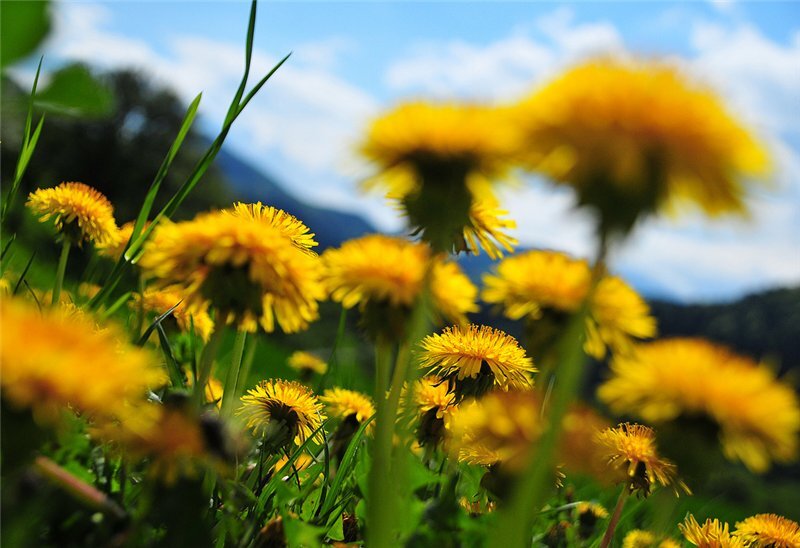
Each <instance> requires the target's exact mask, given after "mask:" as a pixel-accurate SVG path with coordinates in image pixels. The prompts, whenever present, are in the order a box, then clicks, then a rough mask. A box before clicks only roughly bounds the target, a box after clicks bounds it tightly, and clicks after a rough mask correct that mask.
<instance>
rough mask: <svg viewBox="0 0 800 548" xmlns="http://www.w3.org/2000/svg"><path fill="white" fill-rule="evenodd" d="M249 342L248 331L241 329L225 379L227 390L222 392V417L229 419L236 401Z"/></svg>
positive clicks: (234, 343) (237, 333) (238, 332)
mask: <svg viewBox="0 0 800 548" xmlns="http://www.w3.org/2000/svg"><path fill="white" fill-rule="evenodd" d="M246 341H247V331H245V330H244V329H239V330H238V331H237V332H236V340H235V341H234V342H233V354H232V356H231V366H230V368H229V369H228V375H227V377H226V378H225V388H224V389H223V391H222V413H221V414H222V416H223V417H229V416H230V414H231V411H232V410H233V404H234V402H235V401H236V386H237V385H238V384H239V369H240V368H241V366H242V356H243V355H244V343H245V342H246Z"/></svg>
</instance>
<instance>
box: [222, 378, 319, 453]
mask: <svg viewBox="0 0 800 548" xmlns="http://www.w3.org/2000/svg"><path fill="white" fill-rule="evenodd" d="M322 411H323V409H322V403H320V402H319V400H318V399H317V397H316V396H315V395H314V393H313V392H312V391H311V389H309V388H307V387H306V386H303V385H302V384H300V383H298V382H289V381H283V380H272V379H271V380H266V381H261V382H260V383H259V384H258V385H257V386H256V387H255V388H253V389H251V390H248V391H247V394H246V395H244V396H242V406H241V407H240V408H239V410H238V411H237V415H240V416H242V418H244V420H245V421H246V425H247V428H250V429H252V430H253V432H254V433H255V434H256V435H257V436H260V437H261V438H262V440H263V442H264V443H265V444H266V445H267V447H269V448H270V449H280V448H283V447H288V446H289V445H291V444H292V443H296V444H298V445H300V444H302V443H303V442H305V441H306V439H308V438H309V437H311V436H312V435H314V432H315V431H316V430H317V429H319V427H320V426H321V425H322V421H323V420H325V418H326V417H325V415H324V414H323V412H322ZM321 440H322V436H321V435H319V434H316V438H315V441H321Z"/></svg>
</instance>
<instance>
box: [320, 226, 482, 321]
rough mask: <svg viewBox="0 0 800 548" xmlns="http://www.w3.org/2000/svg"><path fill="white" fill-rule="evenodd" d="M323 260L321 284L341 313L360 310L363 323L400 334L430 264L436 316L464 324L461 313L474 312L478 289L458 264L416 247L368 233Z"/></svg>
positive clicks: (332, 252)
mask: <svg viewBox="0 0 800 548" xmlns="http://www.w3.org/2000/svg"><path fill="white" fill-rule="evenodd" d="M322 260H323V264H324V274H323V283H324V284H325V286H326V288H327V290H328V292H329V293H330V296H331V298H332V299H333V300H334V301H336V302H340V303H341V304H342V306H344V307H345V308H352V307H354V306H356V305H359V308H360V310H361V312H362V316H363V317H364V318H365V321H366V322H368V323H378V324H381V325H383V324H386V323H387V322H388V323H390V324H391V325H393V326H397V329H402V325H403V324H405V320H406V317H407V314H408V312H409V311H410V310H411V307H412V306H413V305H414V303H415V302H416V300H417V298H418V297H419V296H420V295H421V294H422V290H423V287H424V284H425V275H426V270H427V268H428V265H429V261H431V260H433V261H434V262H433V267H432V268H433V269H432V275H431V282H430V283H431V293H432V296H433V304H434V307H435V309H436V310H437V312H438V314H439V315H441V316H443V317H444V318H445V319H446V320H448V321H452V322H456V323H465V322H466V314H467V313H469V312H476V311H477V310H478V307H477V305H476V304H475V299H476V298H477V294H478V290H477V288H476V287H475V286H474V285H473V284H472V282H470V280H469V278H468V277H467V276H466V275H465V274H464V273H463V272H462V271H461V269H460V268H459V267H458V265H457V264H455V263H452V262H444V261H442V260H441V259H438V258H436V259H432V258H431V251H430V248H429V247H428V246H427V245H424V244H421V243H414V242H410V241H408V240H405V239H403V238H396V237H392V236H384V235H380V234H371V235H368V236H364V237H361V238H357V239H355V240H350V241H347V242H345V243H344V244H342V246H341V247H340V248H338V249H329V250H327V251H325V253H323V255H322ZM400 265H402V267H400Z"/></svg>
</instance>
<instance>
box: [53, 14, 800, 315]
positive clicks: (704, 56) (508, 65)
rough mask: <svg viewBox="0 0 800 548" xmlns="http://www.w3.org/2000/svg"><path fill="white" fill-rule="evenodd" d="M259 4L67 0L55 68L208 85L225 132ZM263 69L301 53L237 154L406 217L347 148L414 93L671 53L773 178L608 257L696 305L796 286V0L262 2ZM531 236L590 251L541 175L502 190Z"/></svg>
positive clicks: (211, 113) (480, 91)
mask: <svg viewBox="0 0 800 548" xmlns="http://www.w3.org/2000/svg"><path fill="white" fill-rule="evenodd" d="M248 10H249V5H248V4H247V3H238V2H108V3H101V2H80V3H61V4H58V5H57V6H56V11H55V14H56V28H55V32H54V33H53V35H52V36H51V38H50V39H49V42H48V44H47V47H46V49H45V52H44V53H45V55H46V63H51V64H52V65H55V64H57V63H58V62H61V61H64V60H68V59H80V60H85V61H89V62H92V63H94V64H96V65H100V66H103V67H117V66H133V67H139V68H142V69H143V70H146V71H148V72H149V73H151V74H152V75H153V77H154V78H156V79H158V80H161V81H163V82H164V83H166V84H169V85H171V86H172V87H174V88H175V89H176V90H177V91H178V93H179V94H180V95H181V96H182V97H184V98H185V99H186V100H187V101H188V100H189V99H191V98H192V97H193V96H194V95H195V94H196V93H198V92H200V91H203V92H204V95H203V103H202V105H201V115H202V122H201V123H202V124H203V127H205V128H208V130H209V131H213V130H214V129H216V128H217V127H218V126H219V124H220V121H221V119H222V116H223V115H224V110H225V108H226V106H227V104H228V102H229V100H230V97H231V96H232V94H233V91H234V90H235V87H236V84H237V83H238V79H239V77H240V73H241V67H242V62H243V59H242V58H243V42H244V33H245V29H246V24H247V14H248ZM255 47H256V54H255V58H254V63H255V67H256V72H261V73H263V72H265V71H266V70H268V69H269V67H270V66H271V65H272V64H273V63H274V62H275V61H276V60H277V59H279V58H280V57H281V56H283V55H284V54H285V53H288V52H289V51H292V52H293V55H292V58H291V59H290V60H289V62H288V63H287V64H286V65H285V66H284V67H283V68H282V69H281V70H280V71H279V72H278V74H277V75H276V77H275V78H274V80H273V81H271V82H270V83H268V85H267V86H266V87H265V88H264V90H263V91H262V92H261V94H260V95H259V96H258V97H257V98H256V99H255V100H254V101H253V103H252V104H251V106H249V107H248V110H247V111H246V112H245V114H244V115H243V118H242V119H241V120H239V121H237V125H236V126H235V128H234V131H233V132H232V133H231V135H230V138H229V141H228V143H229V145H228V146H230V148H231V149H232V150H233V151H234V152H236V153H237V154H239V155H241V156H243V157H245V158H247V159H248V160H249V161H251V162H253V163H254V164H256V165H257V166H259V167H261V168H263V169H265V170H266V171H268V172H270V173H272V174H274V175H276V176H277V177H278V178H279V179H280V180H282V181H283V182H285V184H286V186H287V187H288V188H289V189H290V190H291V191H293V192H294V193H295V194H297V195H298V196H299V197H300V198H302V199H304V200H307V201H310V202H315V203H321V204H325V205H328V206H331V207H336V208H338V209H351V210H358V211H360V212H362V213H363V214H364V215H365V216H367V217H369V219H370V220H371V221H372V222H374V223H375V224H376V225H377V226H379V227H380V228H382V229H386V230H395V229H398V228H399V227H400V226H401V221H400V220H399V219H398V218H397V215H396V213H395V212H394V211H393V210H392V209H391V208H389V207H387V206H386V204H385V203H384V202H383V200H382V199H381V197H380V196H364V195H363V194H361V193H359V191H358V181H359V180H360V179H361V178H363V177H364V176H365V175H367V174H368V172H369V171H368V167H367V166H365V165H364V164H363V162H361V161H360V160H359V159H358V158H357V157H356V156H355V155H354V154H353V148H354V147H353V143H354V142H356V141H357V139H358V137H359V135H360V132H361V130H362V129H363V127H364V125H365V124H366V123H367V121H368V120H369V119H370V118H371V117H372V116H374V115H376V114H377V113H379V112H380V111H381V110H382V109H384V108H386V107H387V106H390V105H392V104H393V103H395V102H397V101H399V100H402V99H404V98H409V97H435V98H447V97H469V98H477V99H481V100H490V101H505V100H509V99H514V98H515V97H518V96H520V95H522V94H524V93H526V92H527V91H529V90H531V89H533V88H534V86H536V85H537V84H539V83H541V82H543V81H545V80H546V79H547V78H548V77H550V76H552V75H554V74H556V73H558V72H559V71H560V70H563V69H564V68H565V67H567V66H569V65H570V64H572V63H575V62H577V61H579V60H580V59H583V58H586V57H588V56H592V55H598V54H607V53H612V54H622V53H624V52H629V53H635V54H644V55H650V56H660V57H668V58H670V59H671V60H673V61H674V62H676V63H679V64H681V66H683V67H685V69H686V71H687V72H688V73H689V74H692V75H694V76H696V77H697V78H700V79H702V80H703V81H704V82H706V83H707V84H709V85H711V86H713V87H714V88H716V89H717V90H718V91H719V93H720V94H721V95H722V96H723V97H724V98H725V100H726V101H727V103H728V105H729V107H730V108H731V109H732V110H734V111H735V112H736V113H737V114H738V115H739V116H740V117H741V118H742V119H744V120H745V121H746V122H747V123H748V124H749V125H750V126H751V127H752V128H753V129H754V131H756V132H757V133H758V134H759V135H760V136H761V137H762V139H764V140H765V142H767V143H768V146H769V147H770V149H771V151H772V155H773V158H774V162H775V165H776V171H775V175H774V177H773V180H772V181H771V182H770V185H768V186H766V185H765V186H762V187H759V188H758V189H757V190H756V191H755V192H754V193H753V197H752V210H753V217H752V219H751V220H750V221H749V222H746V223H744V222H742V221H739V220H724V221H722V222H714V223H711V222H708V221H706V220H704V219H702V218H701V217H700V216H699V215H697V214H696V213H691V212H690V213H688V214H687V215H684V216H682V217H680V218H677V219H654V220H652V221H648V222H647V223H645V224H644V225H643V226H641V227H639V228H638V229H637V231H636V233H635V234H634V235H633V237H632V238H631V239H630V241H629V242H628V243H627V244H626V245H624V246H623V247H622V248H621V249H618V250H617V252H616V253H615V255H614V257H613V266H614V267H615V268H616V269H617V270H618V271H620V272H622V273H623V274H628V275H630V276H631V277H634V278H637V279H647V280H649V283H650V284H651V285H653V286H656V287H660V288H662V290H664V291H667V292H668V293H669V294H671V295H672V296H673V297H676V298H680V299H686V300H719V299H727V298H733V297H736V296H738V295H741V294H743V293H745V292H748V291H753V290H758V289H763V288H766V287H772V286H776V285H786V284H796V283H800V3H795V2H775V3H768V2H749V3H739V2H735V1H715V2H680V3H660V2H624V3H610V2H580V3H574V4H555V3H543V2H537V3H528V2H513V3H496V2H491V3H490V2H471V3H467V2H438V3H424V2H403V3H390V2H373V3H370V2H346V3H345V2H277V3H268V2H264V3H262V4H261V5H260V6H259V16H258V24H257V28H256V46H255ZM502 197H503V199H504V200H505V202H506V203H505V205H506V207H507V208H508V209H509V210H510V212H511V216H512V217H514V218H515V219H516V220H517V221H518V224H519V228H518V231H517V232H516V236H517V237H518V238H519V239H520V240H521V241H522V242H523V243H524V244H525V245H527V246H537V247H551V248H560V249H564V250H567V251H570V252H572V253H575V254H578V255H588V254H589V253H590V251H591V248H592V244H591V241H592V240H591V231H590V223H589V220H588V219H587V218H586V216H585V215H583V214H581V213H576V212H575V211H574V209H573V207H572V206H573V198H572V195H571V194H570V193H569V191H567V190H564V189H553V187H552V186H550V185H549V184H548V183H546V182H544V181H541V180H536V179H531V180H529V181H525V184H524V185H523V186H521V187H519V188H512V189H506V190H504V191H503V192H502Z"/></svg>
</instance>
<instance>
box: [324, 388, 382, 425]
mask: <svg viewBox="0 0 800 548" xmlns="http://www.w3.org/2000/svg"><path fill="white" fill-rule="evenodd" d="M319 399H320V401H321V402H322V403H324V404H325V409H327V410H328V415H329V416H331V417H336V418H337V419H340V420H347V419H348V418H350V417H353V418H354V419H355V421H356V422H357V423H358V424H359V425H360V424H362V423H363V422H364V421H366V420H367V419H369V418H370V417H372V416H373V415H374V414H375V406H374V405H373V403H372V399H371V398H370V397H369V396H365V395H364V394H362V393H361V392H356V391H355V390H347V389H345V388H330V389H328V390H326V391H325V392H324V393H323V394H322V396H320V398H319ZM373 424H375V423H374V422H372V423H370V425H369V426H368V427H367V428H368V429H372V425H373Z"/></svg>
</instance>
